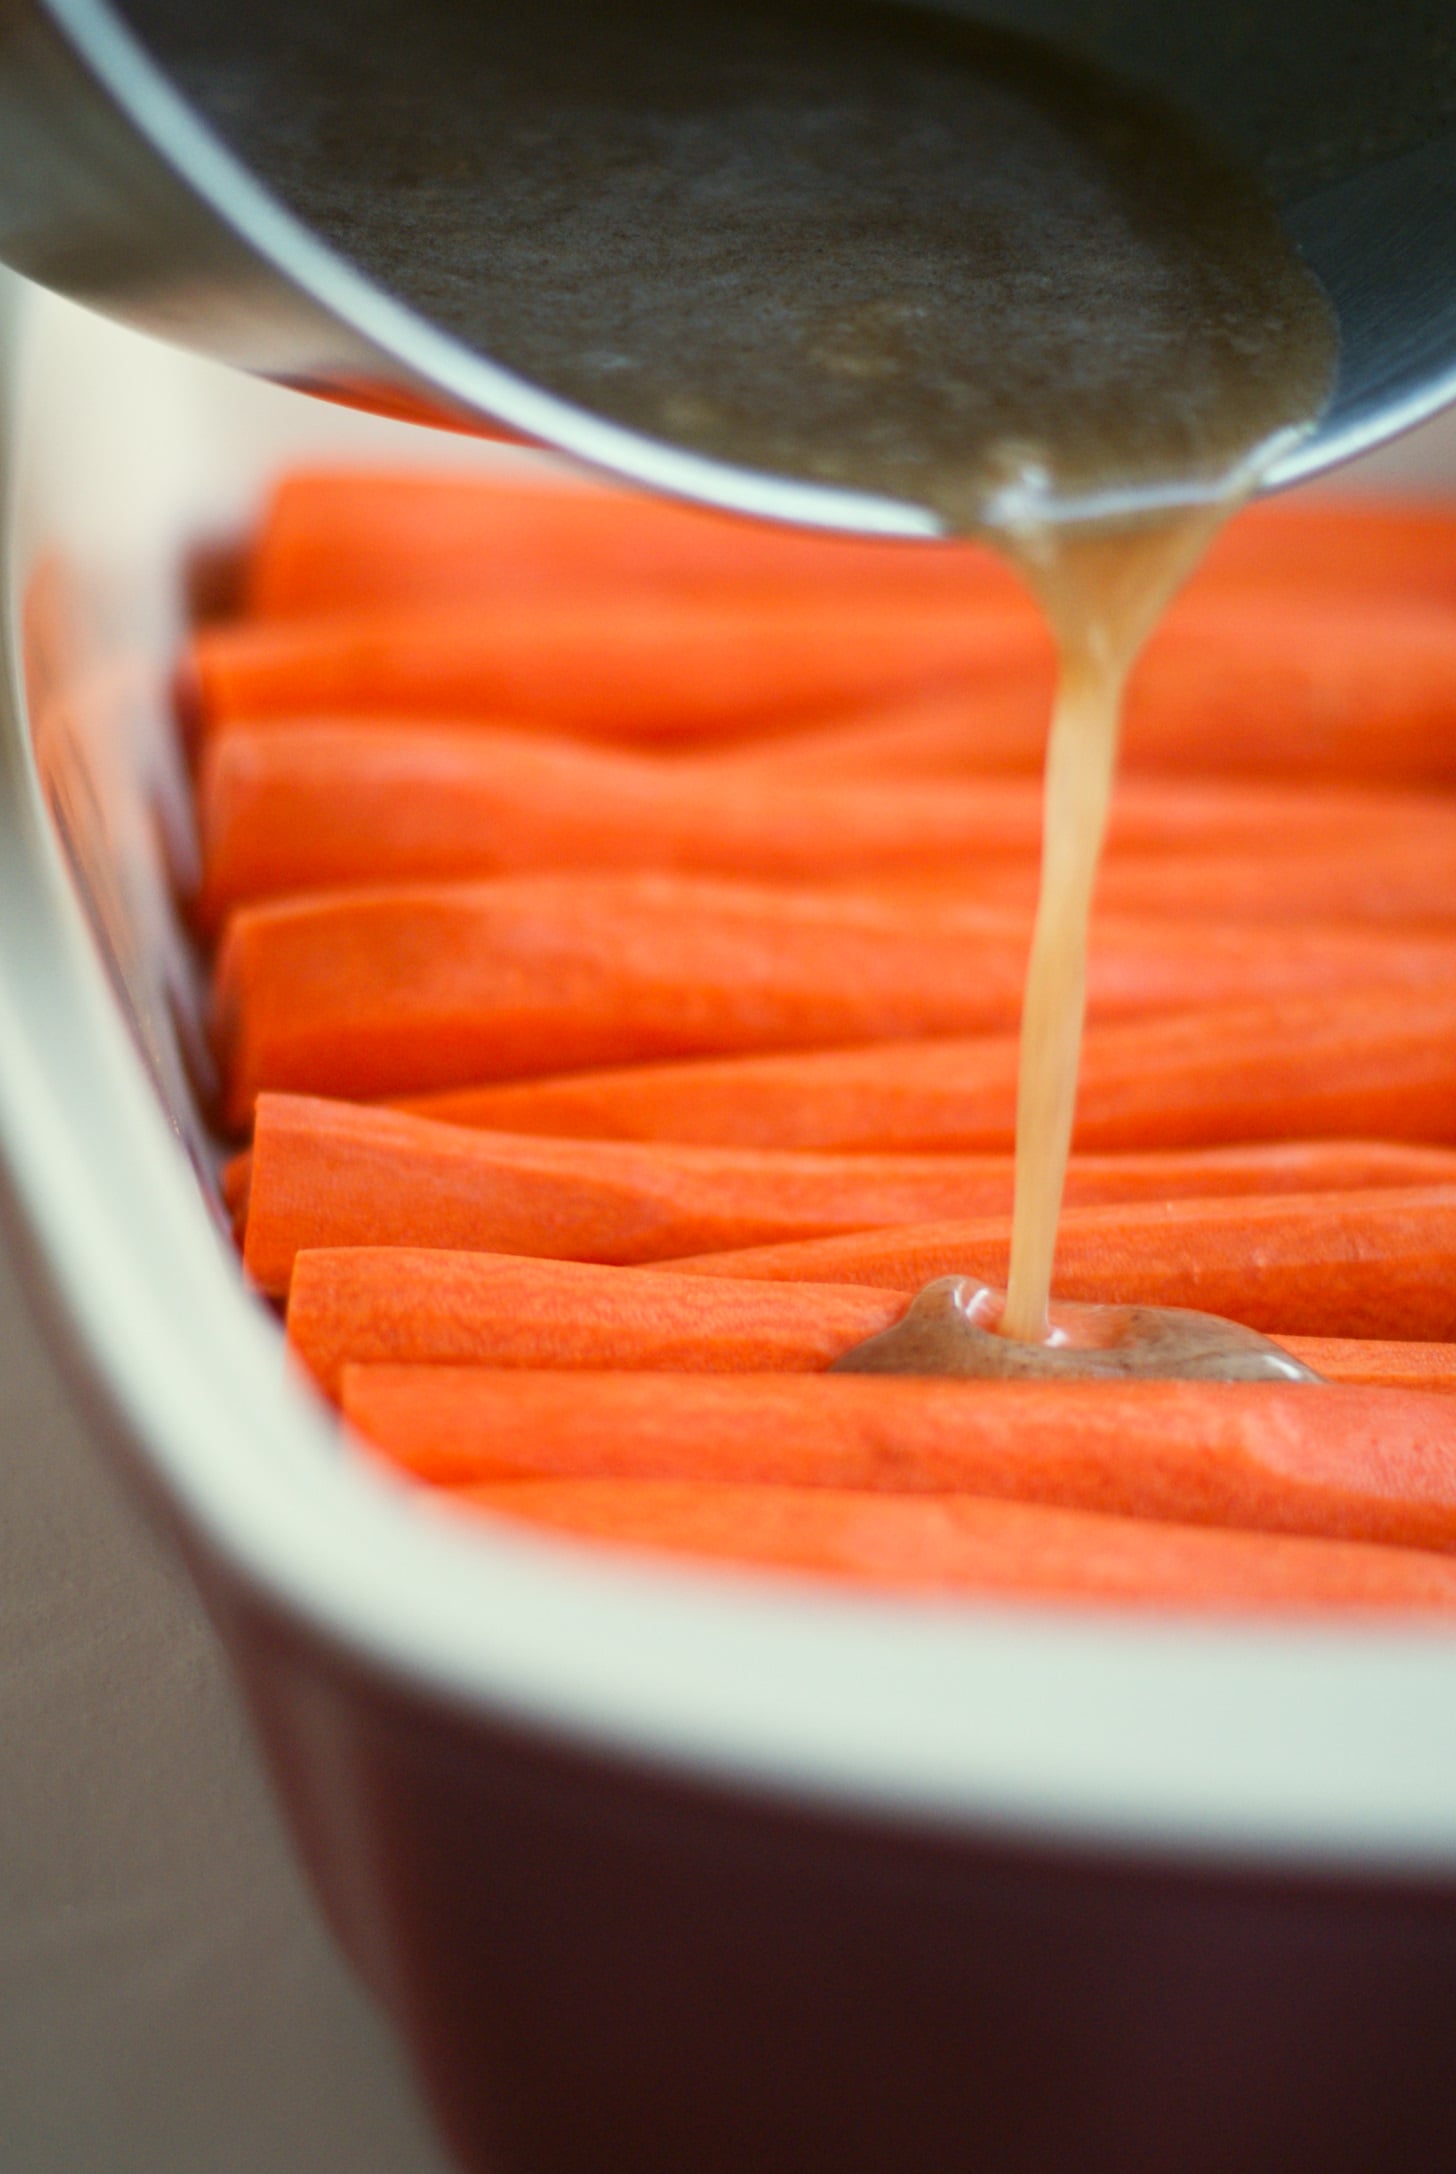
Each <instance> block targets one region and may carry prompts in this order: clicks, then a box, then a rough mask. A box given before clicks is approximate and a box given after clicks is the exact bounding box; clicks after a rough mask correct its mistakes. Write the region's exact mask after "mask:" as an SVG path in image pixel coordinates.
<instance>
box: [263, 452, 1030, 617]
mask: <svg viewBox="0 0 1456 2174" xmlns="http://www.w3.org/2000/svg"><path fill="white" fill-rule="evenodd" d="M737 591H745V592H747V593H749V594H756V593H765V594H771V595H773V596H776V597H791V598H792V599H793V600H794V601H795V602H797V603H800V604H808V603H811V602H813V601H816V600H818V601H827V602H832V603H835V604H836V605H839V606H840V607H841V608H852V606H853V605H854V604H856V603H858V602H859V601H862V600H863V599H865V598H870V599H880V598H883V597H885V596H887V595H893V596H906V597H922V596H936V597H944V598H953V599H956V600H958V601H960V602H961V603H962V604H965V603H967V602H973V601H974V600H975V599H976V598H978V597H979V596H981V595H982V594H983V593H989V594H991V595H993V596H996V597H998V598H1004V597H1009V598H1011V599H1013V600H1020V598H1019V591H1018V589H1017V585H1016V583H1015V582H1014V580H1013V578H1012V576H1011V575H1010V573H1009V572H1008V571H1007V569H1006V567H1005V566H1004V565H1003V564H1002V563H1001V561H1000V560H998V559H997V558H995V557H994V556H993V554H992V553H991V552H989V551H986V550H984V549H982V548H980V547H979V546H976V545H969V544H954V545H947V544H935V545H922V546H919V547H916V546H914V545H911V546H907V545H905V544H904V543H899V542H895V543H873V542H863V541H860V540H858V539H856V540H850V539H847V538H840V537H832V536H808V535H805V534H804V533H803V532H801V531H798V530H794V529H786V528H777V527H774V526H772V525H771V524H768V523H759V522H748V521H744V520H739V519H734V518H731V517H729V516H726V515H722V514H714V513H705V512H701V511H699V510H697V509H696V508H688V507H684V506H675V505H671V504H668V503H666V502H665V501H663V500H660V499H652V498H647V497H643V496H638V495H629V494H628V493H626V492H618V491H605V490H601V489H597V488H594V487H590V486H583V485H582V484H580V483H578V482H576V481H574V480H567V481H563V480H561V479H560V478H555V477H551V476H543V475H540V474H537V475H533V476H528V477H523V478H521V479H520V480H516V479H511V478H502V477H499V476H463V475H458V474H456V475H449V474H440V473H430V472H426V471H422V470H418V469H396V470H389V469H358V468H335V469H320V468H307V469H297V470H294V471H293V472H292V473H291V474H289V475H287V476H285V477H284V478H283V480H282V481H281V482H280V483H279V484H278V485H277V486H276V487H275V489H274V491H273V494H272V496H271V498H270V499H269V502H268V505H267V507H266V508H265V510H264V513H263V518H262V521H261V524H260V526H259V529H258V533H257V536H256V539H255V541H254V544H253V548H252V553H251V559H250V565H249V573H248V588H247V604H248V608H249V610H251V611H253V612H255V613H258V614H260V615H262V616H264V617H281V616H285V615H286V616H293V617H296V616H298V615H300V614H303V615H307V614H317V613H320V612H328V611H337V610H341V609H342V610H349V609H355V608H359V607H366V606H367V607H369V608H378V607H381V606H383V607H386V608H388V607H390V606H394V605H398V604H408V603H439V602H445V601H449V600H454V599H458V600H459V601H460V602H461V603H466V604H469V605H471V606H472V607H476V608H478V607H479V606H481V605H482V604H494V603H498V602H504V601H508V602H511V603H514V604H533V603H536V602H539V601H542V600H548V601H549V600H551V599H553V598H555V597H557V596H560V595H562V594H566V595H570V596H574V597H581V598H588V597H590V598H595V597H599V596H603V595H605V596H610V597H621V598H627V599H630V600H632V601H634V602H637V601H640V600H641V599H642V598H643V597H644V596H645V597H651V598H652V599H653V600H654V601H655V602H663V603H672V604H681V603H691V602H693V601H694V600H696V599H697V598H699V597H701V596H703V595H705V594H711V595H715V596H720V595H723V594H725V593H733V592H737ZM1025 608H1026V609H1027V611H1028V615H1029V614H1030V606H1029V605H1026V606H1025Z"/></svg>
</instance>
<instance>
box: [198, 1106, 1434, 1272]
mask: <svg viewBox="0 0 1456 2174" xmlns="http://www.w3.org/2000/svg"><path fill="white" fill-rule="evenodd" d="M1442 1182H1445V1183H1451V1184H1456V1153H1452V1152H1451V1151H1450V1150H1447V1149H1440V1148H1401V1147H1397V1146H1382V1145H1380V1144H1378V1143H1372V1144H1368V1145H1367V1144H1362V1143H1360V1142H1358V1141H1324V1142H1319V1143H1314V1144H1311V1145H1307V1146H1302V1145H1293V1146H1281V1147H1255V1148H1240V1149H1233V1150H1229V1149H1222V1150H1220V1149H1214V1150H1212V1151H1203V1152H1198V1151H1193V1152H1191V1153H1189V1152H1186V1151H1185V1152H1183V1153H1176V1152H1175V1153H1167V1154H1162V1155H1130V1156H1104V1157H1092V1158H1083V1159H1080V1160H1078V1161H1076V1162H1074V1163H1073V1166H1072V1169H1071V1172H1070V1175H1069V1182H1068V1198H1069V1199H1070V1200H1080V1201H1112V1200H1150V1199H1157V1200H1162V1199H1174V1198H1179V1197H1189V1196H1194V1197H1207V1196H1209V1195H1211V1194H1216V1193H1229V1192H1232V1193H1247V1192H1268V1193H1275V1192H1285V1191H1293V1192H1303V1191H1326V1192H1328V1191H1330V1190H1333V1189H1336V1188H1343V1189H1349V1188H1353V1187H1357V1186H1366V1185H1395V1186H1411V1185H1415V1184H1436V1183H1442ZM243 1205H244V1204H243V1202H242V1201H239V1204H238V1209H236V1210H235V1213H238V1212H240V1211H241V1209H242V1207H243ZM1010 1207H1011V1162H1010V1158H1009V1157H1006V1156H999V1157H995V1156H936V1155H923V1156H913V1155H907V1156H868V1155H866V1156H853V1155H843V1156H834V1155H803V1154H795V1153H791V1152H790V1153H784V1152H776V1151H773V1150H767V1151H766V1150H762V1149H734V1148H714V1147H708V1148H702V1147H697V1148H694V1147H674V1146H641V1145H637V1144H635V1143H626V1142H622V1141H614V1140H613V1141H597V1140H586V1141H583V1140H553V1139H549V1138H545V1137H542V1136H539V1135H530V1134H526V1135H517V1134H511V1133H494V1132H478V1131H469V1130H465V1129H464V1128H462V1127H460V1126H456V1125H448V1124H446V1125H442V1124H434V1123H431V1122H430V1121H429V1120H427V1119H424V1118H417V1117H410V1116H405V1115H402V1114H400V1113H397V1112H395V1111H390V1110H380V1109H374V1108H368V1107H361V1106H360V1105H358V1104H356V1103H349V1102H331V1101H323V1100H319V1099H316V1098H312V1097H307V1096H299V1095H278V1094H264V1095H260V1096H259V1097H258V1105H257V1121H256V1129H255V1132H254V1139H253V1151H252V1165H251V1182H250V1187H249V1193H248V1197H247V1202H246V1208H247V1213H246V1234H247V1235H246V1243H245V1252H244V1258H245V1260H246V1263H247V1267H248V1272H249V1274H250V1275H251V1276H252V1278H253V1281H254V1282H255V1283H256V1284H257V1285H258V1286H259V1288H260V1289H262V1290H264V1291H267V1292H270V1293H273V1294H275V1295H281V1294H282V1293H283V1292H285V1291H286V1290H287V1288H288V1278H289V1274H290V1272H291V1270H292V1266H293V1259H294V1255H295V1254H296V1253H297V1252H298V1251H299V1250H300V1248H303V1247H318V1246H361V1245H363V1246H380V1245H396V1246H443V1247H447V1248H458V1249H461V1250H464V1251H475V1250H478V1251H482V1252H491V1253H517V1254H530V1255H537V1256H541V1257H544V1258H548V1259H557V1260H578V1261H599V1262H615V1263H627V1264H631V1263H640V1262H645V1261H657V1260H667V1259H670V1258H672V1257H673V1256H674V1255H679V1256H681V1255H684V1254H692V1253H707V1252H712V1251H716V1250H718V1249H720V1248H728V1247H743V1246H750V1245H764V1244H769V1243H773V1242H776V1241H780V1240H784V1239H799V1238H809V1237H817V1236H821V1235H825V1234H828V1233H830V1232H835V1231H858V1230H866V1229H870V1228H873V1227H875V1226H877V1225H886V1224H895V1223H913V1222H917V1221H924V1220H925V1219H926V1218H927V1217H930V1216H937V1217H943V1216H945V1215H948V1214H955V1215H957V1216H960V1217H966V1216H987V1215H996V1214H1006V1213H1009V1211H1010Z"/></svg>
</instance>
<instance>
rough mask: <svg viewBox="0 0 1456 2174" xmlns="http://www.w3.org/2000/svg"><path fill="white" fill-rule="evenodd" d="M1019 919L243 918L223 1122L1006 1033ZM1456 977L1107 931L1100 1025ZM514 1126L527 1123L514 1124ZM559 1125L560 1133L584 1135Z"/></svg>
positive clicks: (819, 913) (668, 904)
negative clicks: (647, 1067)
mask: <svg viewBox="0 0 1456 2174" xmlns="http://www.w3.org/2000/svg"><path fill="white" fill-rule="evenodd" d="M1025 946H1026V937H1025V927H1024V922H1023V921H1022V919H1021V918H1020V917H1019V916H1005V915H1000V914H997V913H995V912H993V911H988V910H984V909H980V908H977V907H974V906H964V905H961V904H958V903H955V902H945V901H939V900H938V901H935V902H934V903H933V904H931V905H915V904H906V903H905V902H903V901H895V900H889V899H886V900H880V899H872V898H868V897H859V896H851V895H845V894H835V893H829V892H813V891H769V890H764V889H760V888H756V887H754V886H752V885H747V884H727V883H714V882H708V881H694V880H692V879H689V878H675V877H668V876H630V877H626V876H624V877H589V876H563V877H534V878H531V877H526V878H519V879H503V880H501V881H499V882H496V883H480V884H454V885H446V884H441V885H436V886H423V885H422V886H417V887H408V888H407V887H404V886H400V887H399V888H397V889H381V890H378V891H343V892H337V893H327V894H318V895H310V896H306V897H302V898H298V899H294V900H284V901H280V902H278V903H276V904H270V905H265V906H258V907H247V908H244V909H242V910H241V911H240V912H238V913H237V914H235V915H234V916H233V918H232V920H231V922H230V923H229V926H228V930H227V933H226V936H225V938H224V942H223V945H222V949H221V953H220V956H219V962H218V968H217V978H216V985H215V1024H216V1031H217V1037H218V1046H219V1054H220V1056H221V1059H222V1062H223V1067H224V1072H225V1075H226V1082H227V1085H226V1093H225V1114H226V1116H227V1118H228V1120H229V1122H231V1123H234V1124H237V1123H241V1122H243V1121H245V1120H246V1117H247V1115H248V1112H249V1110H250V1109H251V1107H252V1102H253V1098H254V1096H255V1095H256V1094H257V1093H259V1092H260V1091H261V1090H263V1089H264V1088H283V1089H291V1090H295V1091H299V1092H304V1093H317V1094H338V1095H349V1096H371V1095H372V1096H386V1095H396V1096H398V1095H405V1094H418V1093H423V1092H426V1091H428V1090H430V1089H432V1088H445V1087H454V1086H463V1085H465V1084H466V1083H468V1082H471V1081H481V1080H486V1079H491V1078H495V1079H507V1078H511V1077H521V1076H523V1075H527V1074H530V1073H549V1072H553V1071H568V1070H573V1069H577V1068H585V1067H587V1066H594V1065H596V1066H599V1065H606V1064H612V1063H621V1062H624V1061H629V1060H630V1061H633V1062H640V1061H643V1060H645V1059H654V1060H660V1059H667V1058H671V1057H685V1056H698V1055H713V1054H720V1053H721V1054H728V1053H747V1052H749V1051H768V1050H773V1049H785V1048H797V1049H806V1048H814V1047H820V1048H823V1047H833V1046H834V1045H835V1044H851V1043H854V1042H861V1041H867V1040H894V1039H909V1038H912V1037H915V1036H920V1035H927V1034H965V1033H968V1032H976V1031H981V1032H986V1031H993V1030H997V1029H1001V1030H1004V1029H1007V1028H1009V1027H1010V1026H1011V1024H1012V1022H1013V1021H1014V1020H1015V1019H1016V1017H1017V1014H1018V1011H1019V1008H1020V1001H1021V979H1022V971H1023V966H1024V959H1025ZM1443 978H1444V980H1445V981H1446V982H1448V983H1449V982H1450V981H1451V980H1452V979H1453V978H1456V936H1437V935H1423V936H1407V935H1405V934H1400V935H1394V934H1389V933H1386V932H1384V931H1380V932H1375V931H1367V930H1364V929H1360V930H1352V929H1343V928H1342V929H1328V928H1325V927H1323V926H1320V925H1316V924H1313V923H1310V924H1304V925H1300V926H1298V927H1292V928H1283V927H1281V928H1277V929H1264V928H1224V927H1218V926H1210V927H1202V928H1188V929H1182V928H1179V929H1170V928H1169V927H1168V926H1167V925H1165V924H1158V923H1150V922H1137V921H1125V922H1116V921H1113V920H1111V919H1109V920H1106V921H1104V922H1103V923H1102V924H1101V925H1100V927H1099V930H1098V937H1097V943H1096V947H1095V951H1094V956H1093V959H1092V962H1091V972H1090V977H1089V997H1090V1010H1091V1013H1092V1016H1093V1017H1094V1018H1110V1017H1117V1016H1119V1015H1124V1016H1125V1015H1128V1014H1132V1013H1137V1012H1152V1011H1160V1010H1163V1011H1166V1010H1173V1009H1177V1008H1178V1007H1179V1006H1180V1005H1187V1004H1189V1003H1191V1002H1192V1001H1194V1000H1195V999H1197V998H1201V999H1203V1000H1204V1001H1206V1002H1217V1001H1218V999H1219V998H1220V997H1222V998H1224V999H1225V1000H1227V999H1229V998H1231V997H1232V996H1233V995H1234V994H1236V993H1248V992H1249V991H1252V990H1257V991H1258V992H1259V993H1260V994H1261V995H1263V996H1265V997H1269V998H1274V997H1278V996H1281V995H1293V994H1295V993H1296V992H1301V991H1306V990H1308V989H1310V988H1311V987H1315V988H1318V987H1323V988H1324V989H1327V990H1329V989H1338V988H1340V987H1342V986H1343V987H1350V986H1355V985H1359V984H1362V983H1366V982H1384V983H1385V984H1386V985H1387V986H1388V987H1391V986H1398V987H1404V988H1406V989H1408V990H1409V989H1415V990H1421V989H1424V988H1426V987H1428V986H1429V985H1430V984H1431V983H1432V982H1435V981H1439V980H1442V979H1443ZM502 1129H506V1130H529V1129H530V1128H529V1127H528V1126H514V1125H506V1126H504V1127H503V1128H502ZM554 1129H558V1130H568V1129H570V1128H569V1127H557V1128H554Z"/></svg>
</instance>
